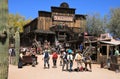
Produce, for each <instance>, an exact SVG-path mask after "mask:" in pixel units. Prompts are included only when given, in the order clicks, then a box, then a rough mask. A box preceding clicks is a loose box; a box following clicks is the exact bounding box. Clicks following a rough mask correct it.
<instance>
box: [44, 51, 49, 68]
mask: <svg viewBox="0 0 120 79" xmlns="http://www.w3.org/2000/svg"><path fill="white" fill-rule="evenodd" d="M43 59H44V68H46V64H47V65H48V68H50V64H49V59H50V54H49V53H48V49H45V51H43Z"/></svg>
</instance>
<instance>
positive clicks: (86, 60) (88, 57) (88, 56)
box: [85, 53, 92, 72]
mask: <svg viewBox="0 0 120 79" xmlns="http://www.w3.org/2000/svg"><path fill="white" fill-rule="evenodd" d="M91 62H92V59H91V57H90V54H89V53H88V54H87V56H86V57H85V71H87V70H88V68H87V65H88V64H89V71H90V72H92V66H91Z"/></svg>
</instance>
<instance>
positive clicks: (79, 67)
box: [75, 51, 83, 71]
mask: <svg viewBox="0 0 120 79" xmlns="http://www.w3.org/2000/svg"><path fill="white" fill-rule="evenodd" d="M82 58H83V57H82V54H81V51H78V53H77V54H76V55H75V61H76V63H77V71H79V70H81V71H82V70H83V65H82Z"/></svg>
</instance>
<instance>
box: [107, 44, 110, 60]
mask: <svg viewBox="0 0 120 79" xmlns="http://www.w3.org/2000/svg"><path fill="white" fill-rule="evenodd" d="M109 48H110V46H109V45H107V59H108V58H109Z"/></svg>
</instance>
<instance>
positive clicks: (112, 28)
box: [108, 8, 120, 38]
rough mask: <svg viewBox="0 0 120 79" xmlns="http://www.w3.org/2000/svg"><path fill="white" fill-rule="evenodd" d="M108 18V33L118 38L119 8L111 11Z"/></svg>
mask: <svg viewBox="0 0 120 79" xmlns="http://www.w3.org/2000/svg"><path fill="white" fill-rule="evenodd" d="M109 16H110V17H109V24H108V29H109V32H110V33H112V34H113V35H114V36H115V37H118V38H120V8H114V9H111V10H110V15H109Z"/></svg>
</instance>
